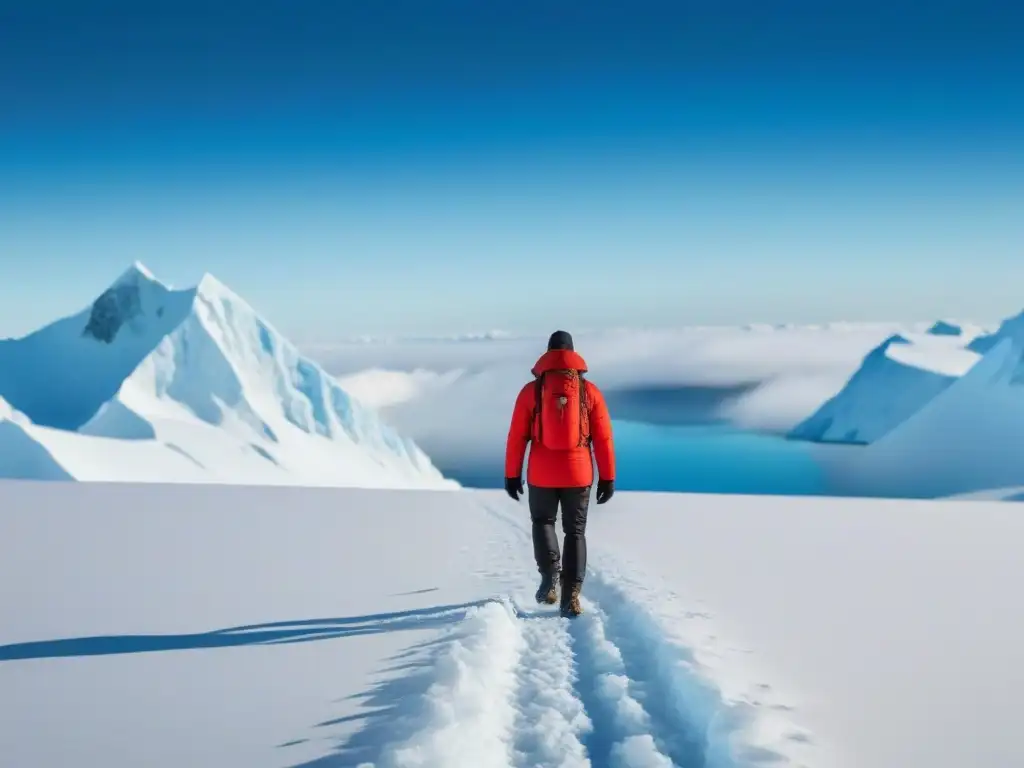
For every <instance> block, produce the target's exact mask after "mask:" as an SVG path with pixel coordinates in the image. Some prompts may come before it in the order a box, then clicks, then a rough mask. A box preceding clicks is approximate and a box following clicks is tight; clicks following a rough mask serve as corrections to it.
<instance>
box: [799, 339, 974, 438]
mask: <svg viewBox="0 0 1024 768" xmlns="http://www.w3.org/2000/svg"><path fill="white" fill-rule="evenodd" d="M936 327H937V326H933V328H932V329H929V331H928V332H926V333H925V334H910V333H903V334H895V335H893V336H890V337H889V338H888V339H886V340H885V341H884V342H882V343H881V344H880V345H878V346H877V347H875V349H873V350H872V351H871V352H870V353H868V355H867V356H866V357H865V358H864V362H863V363H862V364H861V366H860V368H859V369H857V371H856V372H855V373H854V374H853V376H851V377H850V380H849V381H848V382H847V383H846V385H845V386H844V387H843V388H842V390H840V391H839V393H838V394H836V395H835V396H834V397H832V398H830V399H829V400H827V401H826V402H825V403H824V404H823V405H822V406H821V407H820V408H819V409H818V410H817V411H815V412H814V413H813V414H812V415H811V416H810V417H809V418H807V419H806V420H804V421H803V422H801V423H800V424H798V425H797V426H796V427H795V428H794V429H793V430H792V431H791V432H790V433H789V434H790V437H792V438H794V439H801V440H813V441H817V442H836V443H861V444H864V443H872V442H874V441H875V440H878V439H879V438H881V437H882V436H884V435H886V434H888V433H889V432H890V431H891V430H892V429H893V428H895V427H897V426H898V425H900V424H902V423H903V422H904V421H906V420H907V419H908V418H909V417H910V416H912V415H913V414H914V413H916V412H917V411H919V410H920V409H921V408H922V407H923V406H924V405H925V404H927V403H928V402H930V401H931V400H932V399H933V398H934V397H936V396H937V395H938V394H939V393H941V392H943V391H944V390H945V389H946V388H947V387H949V386H950V385H951V384H952V383H953V382H954V381H956V380H957V379H958V378H959V377H960V376H962V375H963V374H964V373H965V372H966V371H968V370H970V368H971V366H973V365H974V364H975V363H976V362H977V361H978V359H979V355H978V354H977V353H976V352H973V351H971V350H969V349H966V348H965V344H966V341H965V340H964V337H963V336H962V335H960V333H959V332H958V333H957V334H952V333H947V332H934V331H935V328H936Z"/></svg>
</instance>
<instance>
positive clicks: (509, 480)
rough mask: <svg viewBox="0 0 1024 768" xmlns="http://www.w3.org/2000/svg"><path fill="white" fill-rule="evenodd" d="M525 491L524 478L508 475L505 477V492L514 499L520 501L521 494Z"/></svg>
mask: <svg viewBox="0 0 1024 768" xmlns="http://www.w3.org/2000/svg"><path fill="white" fill-rule="evenodd" d="M522 492H523V480H522V478H519V477H506V478H505V493H507V494H508V495H509V496H511V497H512V501H519V496H520V494H522Z"/></svg>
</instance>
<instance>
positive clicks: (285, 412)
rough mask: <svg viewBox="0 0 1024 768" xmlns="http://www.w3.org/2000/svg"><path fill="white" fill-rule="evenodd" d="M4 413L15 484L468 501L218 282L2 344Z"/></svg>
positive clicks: (149, 282) (124, 282)
mask: <svg viewBox="0 0 1024 768" xmlns="http://www.w3.org/2000/svg"><path fill="white" fill-rule="evenodd" d="M0 400H2V401H3V403H4V405H3V409H2V410H0V419H2V420H3V424H2V429H0V434H3V435H4V436H5V437H4V438H3V439H2V441H0V446H3V450H0V475H2V476H6V477H31V478H37V479H38V478H42V477H47V478H50V477H61V476H67V477H70V478H72V479H79V480H109V481H115V480H135V481H184V482H203V481H215V482H243V483H258V484H293V483H301V484H312V485H341V486H346V485H347V486H364V487H366V486H370V487H457V484H455V483H454V482H453V481H451V480H448V479H446V478H444V477H443V475H442V474H441V472H440V471H439V470H438V469H437V468H436V467H435V466H434V465H433V463H432V462H431V461H430V459H429V457H427V455H426V454H425V453H423V451H422V450H420V448H419V447H418V446H417V445H416V443H415V442H414V441H412V440H411V439H409V438H407V437H405V436H403V435H401V434H400V433H398V432H397V431H396V430H395V429H394V428H392V427H391V426H390V425H388V424H386V423H385V422H384V421H383V420H382V419H381V418H380V416H379V415H378V414H377V412H376V411H375V410H374V409H372V408H370V407H367V406H365V405H364V404H362V403H360V402H358V401H356V400H354V399H353V398H352V397H350V396H349V394H348V392H347V391H346V390H345V389H344V388H343V387H342V386H341V385H340V384H339V383H338V382H337V381H336V380H335V379H334V378H333V377H331V376H330V375H328V374H327V373H326V372H325V371H324V370H323V369H322V368H321V367H320V366H319V365H317V364H316V363H315V362H314V361H312V360H311V359H310V358H308V357H306V356H304V355H303V354H301V353H300V352H299V351H298V349H297V348H296V347H295V346H294V345H293V344H291V343H290V342H289V341H288V340H287V339H286V338H285V337H284V336H283V335H282V334H281V333H280V332H278V331H277V330H276V329H275V328H274V327H273V326H272V325H270V324H269V323H268V322H267V321H265V320H264V319H263V318H261V317H260V316H259V315H258V314H257V313H256V311H255V310H254V309H253V308H252V307H251V306H250V305H249V304H248V303H246V302H245V301H244V300H243V299H242V298H241V297H239V296H238V295H237V294H235V293H234V292H232V291H231V290H230V289H229V288H228V287H227V286H225V285H223V284H222V283H221V282H219V281H218V280H217V279H216V278H214V277H213V276H212V275H205V276H204V277H203V278H202V279H201V280H200V282H199V283H198V285H197V286H195V287H194V288H190V289H187V290H174V289H171V288H169V287H168V286H166V285H164V284H163V283H161V282H159V281H158V280H157V279H156V278H155V277H153V275H152V274H151V273H150V272H149V270H147V269H146V268H145V266H143V265H142V264H139V263H136V264H134V265H133V266H132V267H130V268H129V269H128V270H127V271H126V272H125V273H124V274H122V275H121V276H120V277H119V278H118V279H117V280H116V281H115V282H114V283H113V284H112V285H111V286H110V288H108V289H107V290H106V291H104V292H103V293H102V294H101V295H100V296H99V297H98V298H97V299H96V300H95V301H94V302H93V303H92V305H91V306H89V307H88V308H86V309H85V310H83V311H81V312H79V313H77V314H75V315H73V316H71V317H67V318H63V319H61V320H58V321H57V322H55V323H52V324H50V325H48V326H46V327H44V328H42V329H40V330H38V331H36V332H34V333H32V334H29V335H28V336H26V337H24V338H21V339H8V340H5V341H3V342H0ZM28 444H32V445H34V446H35V447H34V448H32V449H27V450H26V449H25V446H26V445H28ZM16 445H19V446H21V448H18V449H15V446H16ZM31 457H34V458H31ZM46 457H49V458H48V459H47V458H46ZM30 458H31V460H30Z"/></svg>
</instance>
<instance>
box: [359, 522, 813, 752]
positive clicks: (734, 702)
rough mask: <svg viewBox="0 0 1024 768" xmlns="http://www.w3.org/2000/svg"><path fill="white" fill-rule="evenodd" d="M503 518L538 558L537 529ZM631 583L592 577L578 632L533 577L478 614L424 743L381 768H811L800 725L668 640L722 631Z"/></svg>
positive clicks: (431, 696) (426, 713)
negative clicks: (717, 678)
mask: <svg viewBox="0 0 1024 768" xmlns="http://www.w3.org/2000/svg"><path fill="white" fill-rule="evenodd" d="M490 511H491V513H492V514H494V515H495V516H498V517H500V518H501V519H503V520H504V521H505V522H507V523H508V524H509V526H510V527H511V528H513V529H514V536H515V538H518V539H520V540H522V541H521V543H522V545H523V549H522V551H523V552H527V553H528V552H529V551H530V550H529V547H528V545H527V544H528V539H529V533H528V531H527V529H526V528H525V525H524V521H523V520H520V519H517V518H513V517H511V516H510V515H509V516H507V515H506V514H505V513H504V510H500V509H491V510H490ZM609 568H610V569H614V564H611V563H609ZM522 573H523V574H526V573H529V568H526V570H524V571H522ZM631 574H632V571H630V570H629V569H627V570H626V571H623V572H618V571H615V570H609V571H607V572H605V571H600V570H598V571H595V570H590V571H588V579H587V584H586V587H585V590H584V594H585V597H584V600H583V603H584V609H585V613H584V615H583V616H581V617H579V618H577V619H574V620H568V619H564V618H561V617H560V616H559V615H558V612H557V610H556V609H555V608H554V607H553V606H551V607H549V606H537V605H536V604H535V603H534V602H533V598H532V590H533V587H532V585H528V584H527V583H526V582H524V581H523V580H522V578H521V577H520V578H518V579H517V584H516V586H515V587H514V588H513V589H511V590H510V591H509V593H510V596H509V597H504V598H501V599H496V600H495V601H493V602H491V603H487V604H485V605H483V606H481V607H479V608H474V609H471V611H470V612H469V613H468V614H467V616H466V618H465V619H464V620H463V621H462V622H460V623H459V625H458V626H457V627H456V628H455V629H454V630H453V634H452V635H451V637H450V638H448V641H447V642H448V646H447V648H446V651H445V653H444V654H443V655H442V660H441V663H439V664H438V666H437V667H436V670H435V672H434V677H435V679H434V683H433V685H432V686H431V687H430V689H429V691H428V693H427V695H426V696H425V697H424V700H423V701H422V702H421V706H420V710H419V713H418V715H417V716H416V718H415V722H414V723H413V727H412V728H411V729H406V730H405V731H402V732H403V733H411V736H409V737H408V738H404V739H400V740H399V741H398V743H396V744H393V745H390V746H388V747H386V748H385V749H384V751H383V754H382V756H381V760H380V761H379V762H378V763H377V768H434V767H437V768H440V766H453V765H474V766H481V767H482V768H492V767H493V768H497V767H498V766H502V767H506V768H541V767H544V768H547V767H548V766H558V767H560V768H586V767H588V766H589V767H591V768H673V767H675V768H740V766H743V767H747V766H749V767H750V768H759V767H760V766H768V765H772V766H785V765H801V764H806V763H805V762H804V760H803V758H802V757H801V758H800V759H799V760H794V759H793V757H794V754H795V753H794V750H792V749H786V748H785V747H787V746H789V747H793V746H794V745H795V746H796V752H799V751H800V748H801V747H802V748H804V749H806V748H808V746H809V738H808V737H807V735H806V734H803V733H800V734H799V739H796V738H794V736H793V734H794V733H795V731H794V729H793V728H792V727H791V726H789V724H788V722H785V721H780V720H778V719H774V720H773V719H772V718H771V716H770V715H769V717H768V718H767V719H766V718H765V716H764V715H765V712H766V711H767V712H769V713H774V714H776V715H777V714H778V712H777V711H776V710H775V709H773V708H771V707H768V708H767V709H765V710H762V709H761V705H762V702H759V701H756V700H751V699H750V698H749V697H747V696H745V693H744V691H740V692H739V693H737V691H736V690H731V691H730V692H729V695H728V696H727V695H726V694H725V692H724V691H723V690H721V689H720V688H719V687H718V686H716V685H715V684H714V683H713V682H712V677H711V676H710V675H709V674H708V670H707V668H706V666H705V665H704V664H702V663H701V662H700V660H699V659H698V654H697V653H696V652H695V651H694V650H692V649H691V648H690V647H689V646H688V645H687V644H686V643H685V642H683V641H682V640H681V639H680V635H679V634H678V633H677V632H669V631H667V630H666V627H672V626H675V627H678V626H680V625H685V624H686V621H689V622H690V623H691V626H699V625H700V622H701V621H702V620H704V619H707V618H708V617H706V616H704V615H703V614H694V613H683V612H681V611H680V610H679V606H678V602H677V601H676V600H675V598H674V596H672V595H670V594H667V593H666V594H662V593H661V592H660V591H659V590H658V589H657V588H656V587H650V586H646V585H645V584H644V583H643V582H642V581H641V580H639V579H636V578H635V574H634V575H632V576H631ZM666 606H667V607H666ZM680 619H682V621H680ZM691 636H693V635H692V633H691ZM705 655H707V654H706V653H705ZM778 709H782V708H778ZM787 740H788V741H789V743H788V744H783V742H784V741H787ZM796 742H799V743H798V744H797V743H796Z"/></svg>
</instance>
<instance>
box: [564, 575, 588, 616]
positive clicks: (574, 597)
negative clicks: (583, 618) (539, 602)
mask: <svg viewBox="0 0 1024 768" xmlns="http://www.w3.org/2000/svg"><path fill="white" fill-rule="evenodd" d="M582 591H583V585H582V584H580V582H578V581H577V582H574V583H573V584H572V586H570V587H568V589H567V588H566V586H565V585H564V584H563V585H562V615H563V616H565V617H567V618H570V619H571V618H575V617H576V616H579V615H580V614H581V613H583V605H582V604H581V603H580V592H582Z"/></svg>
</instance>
